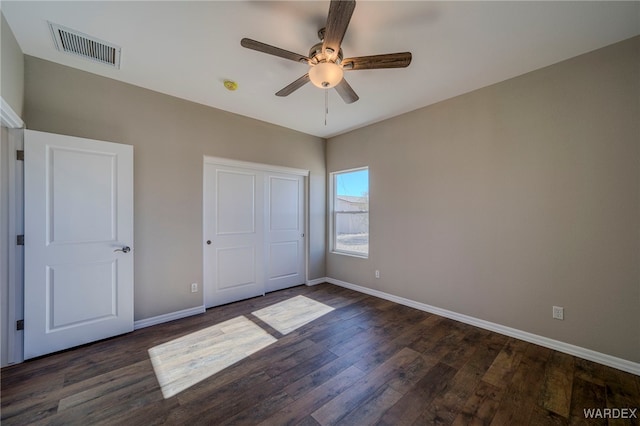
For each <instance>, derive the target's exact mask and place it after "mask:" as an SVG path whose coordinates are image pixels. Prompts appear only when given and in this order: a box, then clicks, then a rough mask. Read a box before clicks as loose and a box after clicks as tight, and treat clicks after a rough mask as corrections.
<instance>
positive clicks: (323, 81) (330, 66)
mask: <svg viewBox="0 0 640 426" xmlns="http://www.w3.org/2000/svg"><path fill="white" fill-rule="evenodd" d="M343 74H344V72H343V71H342V68H341V67H340V66H339V65H337V64H335V63H333V62H321V63H319V64H318V65H314V66H312V67H311V68H310V69H309V79H310V80H311V82H312V83H313V85H314V86H316V87H319V88H321V89H330V88H332V87H335V86H336V85H338V83H340V82H341V81H342V75H343Z"/></svg>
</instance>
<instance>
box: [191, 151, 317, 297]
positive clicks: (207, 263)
mask: <svg viewBox="0 0 640 426" xmlns="http://www.w3.org/2000/svg"><path fill="white" fill-rule="evenodd" d="M271 169H272V168H271V166H266V165H261V164H254V163H244V162H236V161H232V160H224V159H214V158H208V157H207V158H205V163H204V194H203V198H204V200H203V206H204V212H203V214H204V224H203V225H204V226H203V228H204V236H203V240H204V244H203V252H204V285H203V289H204V302H205V307H207V308H210V307H212V306H218V305H222V304H225V303H230V302H234V301H237V300H242V299H247V298H250V297H254V296H259V295H263V294H264V293H265V292H267V291H273V290H279V289H282V288H286V287H291V286H295V285H298V284H303V283H304V282H305V248H304V229H305V220H304V218H305V215H304V197H305V195H304V175H303V173H307V172H306V171H297V170H296V169H291V170H295V171H296V172H297V173H286V172H283V171H281V170H276V171H272V170H271ZM276 169H278V168H276Z"/></svg>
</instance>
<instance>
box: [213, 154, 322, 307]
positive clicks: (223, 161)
mask: <svg viewBox="0 0 640 426" xmlns="http://www.w3.org/2000/svg"><path fill="white" fill-rule="evenodd" d="M205 165H214V166H225V167H238V168H243V169H250V170H256V171H261V172H271V173H284V174H291V175H297V176H302V177H303V178H304V183H303V192H304V200H303V203H302V205H303V209H304V212H303V215H302V216H303V218H304V225H303V228H304V235H305V238H304V280H305V282H309V241H310V238H309V170H306V169H297V168H294V167H287V166H276V165H272V164H265V163H253V162H250V161H242V160H234V159H231V158H223V157H213V156H209V155H205V156H203V163H202V232H201V235H202V305H203V306H205V304H206V300H207V299H206V294H205V293H206V291H207V288H206V286H205V281H206V280H205V278H206V275H205V274H206V270H207V257H206V255H205V251H206V240H207V237H206V235H204V230H205V227H206V224H205V220H206V215H205V197H206V193H205V190H206V189H207V188H206V184H205V179H206V176H205V172H204V169H205Z"/></svg>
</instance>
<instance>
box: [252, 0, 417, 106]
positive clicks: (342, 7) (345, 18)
mask: <svg viewBox="0 0 640 426" xmlns="http://www.w3.org/2000/svg"><path fill="white" fill-rule="evenodd" d="M355 7H356V2H355V0H331V4H330V6H329V16H328V17H327V24H326V27H325V28H322V29H320V31H318V37H319V38H320V43H317V44H315V45H314V46H313V47H312V48H311V49H310V50H309V56H304V55H300V54H298V53H294V52H290V51H288V50H284V49H280V48H279V47H275V46H271V45H269V44H265V43H262V42H259V41H256V40H252V39H249V38H243V39H242V40H241V41H240V44H241V45H242V46H243V47H246V48H247V49H253V50H257V51H258V52H263V53H267V54H269V55H274V56H279V57H281V58H284V59H289V60H292V61H296V62H301V63H304V64H307V65H309V72H308V73H306V74H305V75H303V76H302V77H300V78H299V79H297V80H296V81H294V82H293V83H291V84H289V85H288V86H286V87H284V88H283V89H281V90H280V91H278V92H277V93H276V96H288V95H290V94H291V93H293V92H294V91H296V90H298V89H299V88H301V87H302V86H304V85H305V84H307V83H308V82H309V81H311V83H313V84H314V85H315V86H317V87H319V88H321V89H330V88H332V87H335V89H336V91H337V92H338V94H339V95H340V97H341V98H342V99H343V100H344V101H345V102H346V103H348V104H350V103H353V102H355V101H357V100H358V99H359V97H358V95H357V94H356V92H355V91H354V90H353V88H351V86H350V85H349V83H347V80H345V79H344V76H343V74H344V71H355V70H371V69H380V68H405V67H407V66H409V64H410V63H411V52H401V53H387V54H383V55H371V56H359V57H354V58H344V59H343V56H342V49H341V48H340V44H341V43H342V39H343V38H344V35H345V33H346V32H347V27H348V26H349V21H350V20H351V15H352V14H353V11H354V9H355Z"/></svg>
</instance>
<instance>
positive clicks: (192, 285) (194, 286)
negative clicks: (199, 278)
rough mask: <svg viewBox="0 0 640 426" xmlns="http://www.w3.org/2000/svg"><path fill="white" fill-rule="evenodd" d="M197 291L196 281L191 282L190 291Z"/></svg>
mask: <svg viewBox="0 0 640 426" xmlns="http://www.w3.org/2000/svg"><path fill="white" fill-rule="evenodd" d="M197 292H198V283H191V293H197Z"/></svg>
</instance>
